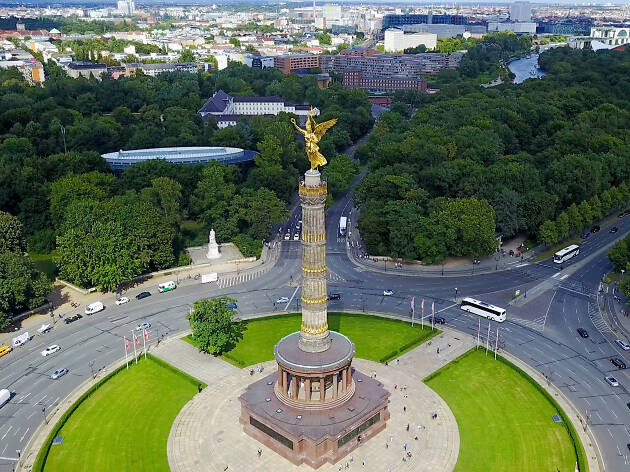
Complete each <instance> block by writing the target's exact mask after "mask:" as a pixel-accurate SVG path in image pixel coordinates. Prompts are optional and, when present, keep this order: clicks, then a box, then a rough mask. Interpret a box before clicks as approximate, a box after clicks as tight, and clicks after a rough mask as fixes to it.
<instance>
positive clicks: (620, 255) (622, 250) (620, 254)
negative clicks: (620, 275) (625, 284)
mask: <svg viewBox="0 0 630 472" xmlns="http://www.w3.org/2000/svg"><path fill="white" fill-rule="evenodd" d="M606 254H607V255H608V259H610V262H612V263H613V265H614V266H615V270H616V271H620V270H622V269H623V270H626V265H627V264H628V262H629V261H630V247H628V237H627V236H626V237H625V238H624V239H622V240H621V241H618V242H617V243H615V244H614V245H613V247H611V248H610V249H609V250H608V252H607V253H606Z"/></svg>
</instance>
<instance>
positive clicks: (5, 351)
mask: <svg viewBox="0 0 630 472" xmlns="http://www.w3.org/2000/svg"><path fill="white" fill-rule="evenodd" d="M12 350H13V348H12V347H11V346H2V347H0V357H2V356H5V355H7V354H8V353H10V352H11V351H12Z"/></svg>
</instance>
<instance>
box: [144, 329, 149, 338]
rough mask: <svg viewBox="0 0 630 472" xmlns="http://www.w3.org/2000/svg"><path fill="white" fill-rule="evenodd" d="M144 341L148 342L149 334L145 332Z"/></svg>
mask: <svg viewBox="0 0 630 472" xmlns="http://www.w3.org/2000/svg"><path fill="white" fill-rule="evenodd" d="M144 340H145V341H148V340H149V333H148V332H147V330H146V329H145V330H144Z"/></svg>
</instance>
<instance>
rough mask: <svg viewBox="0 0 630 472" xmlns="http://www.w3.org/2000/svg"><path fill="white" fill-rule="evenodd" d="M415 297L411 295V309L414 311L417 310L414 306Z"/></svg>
mask: <svg viewBox="0 0 630 472" xmlns="http://www.w3.org/2000/svg"><path fill="white" fill-rule="evenodd" d="M413 298H414V297H411V311H414V310H415V307H414V300H413Z"/></svg>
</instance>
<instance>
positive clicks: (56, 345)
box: [42, 344, 61, 357]
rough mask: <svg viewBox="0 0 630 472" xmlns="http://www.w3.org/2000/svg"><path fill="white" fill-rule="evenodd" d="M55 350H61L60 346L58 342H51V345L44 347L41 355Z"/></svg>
mask: <svg viewBox="0 0 630 472" xmlns="http://www.w3.org/2000/svg"><path fill="white" fill-rule="evenodd" d="M57 351H61V347H60V346H59V345H58V344H53V345H52V346H48V347H47V348H46V349H44V350H43V351H42V356H44V357H48V356H50V355H51V354H54V353H55V352H57Z"/></svg>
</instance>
